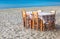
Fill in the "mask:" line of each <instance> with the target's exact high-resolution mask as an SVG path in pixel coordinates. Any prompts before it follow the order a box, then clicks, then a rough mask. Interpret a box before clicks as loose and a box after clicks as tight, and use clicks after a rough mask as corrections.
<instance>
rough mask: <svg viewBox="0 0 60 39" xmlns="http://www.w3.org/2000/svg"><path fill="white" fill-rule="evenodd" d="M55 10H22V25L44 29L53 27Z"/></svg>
mask: <svg viewBox="0 0 60 39" xmlns="http://www.w3.org/2000/svg"><path fill="white" fill-rule="evenodd" d="M55 14H56V12H55V11H50V12H42V11H41V10H37V11H28V12H26V11H25V10H23V11H22V17H23V23H24V27H26V28H31V29H35V30H40V31H45V30H53V29H55Z"/></svg>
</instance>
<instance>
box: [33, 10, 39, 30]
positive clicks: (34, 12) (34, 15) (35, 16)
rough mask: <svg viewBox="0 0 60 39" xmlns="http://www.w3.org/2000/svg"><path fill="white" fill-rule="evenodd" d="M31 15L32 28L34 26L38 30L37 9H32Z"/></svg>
mask: <svg viewBox="0 0 60 39" xmlns="http://www.w3.org/2000/svg"><path fill="white" fill-rule="evenodd" d="M32 15H33V17H32V23H33V25H32V28H33V29H34V28H35V27H36V30H38V13H37V11H33V13H32Z"/></svg>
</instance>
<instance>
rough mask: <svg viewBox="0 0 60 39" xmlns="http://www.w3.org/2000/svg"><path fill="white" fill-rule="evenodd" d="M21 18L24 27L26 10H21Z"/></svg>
mask: <svg viewBox="0 0 60 39" xmlns="http://www.w3.org/2000/svg"><path fill="white" fill-rule="evenodd" d="M22 18H23V24H24V27H26V26H27V25H26V11H25V10H22Z"/></svg>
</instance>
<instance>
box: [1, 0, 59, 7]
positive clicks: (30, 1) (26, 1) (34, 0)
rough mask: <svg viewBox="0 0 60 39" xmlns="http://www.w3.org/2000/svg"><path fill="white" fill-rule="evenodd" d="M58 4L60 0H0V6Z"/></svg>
mask: <svg viewBox="0 0 60 39" xmlns="http://www.w3.org/2000/svg"><path fill="white" fill-rule="evenodd" d="M34 6H60V0H0V8H18V7H34Z"/></svg>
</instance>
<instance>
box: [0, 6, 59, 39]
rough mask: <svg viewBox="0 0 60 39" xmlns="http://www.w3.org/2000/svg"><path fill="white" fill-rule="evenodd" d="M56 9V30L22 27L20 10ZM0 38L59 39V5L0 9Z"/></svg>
mask: <svg viewBox="0 0 60 39" xmlns="http://www.w3.org/2000/svg"><path fill="white" fill-rule="evenodd" d="M22 9H26V11H31V10H32V11H33V10H38V9H41V10H43V11H44V12H46V11H47V12H49V11H50V10H56V30H55V31H43V32H41V31H36V30H31V29H26V28H24V27H23V20H22V13H21V10H22ZM0 39H60V6H50V7H31V8H11V9H3V10H0Z"/></svg>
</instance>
